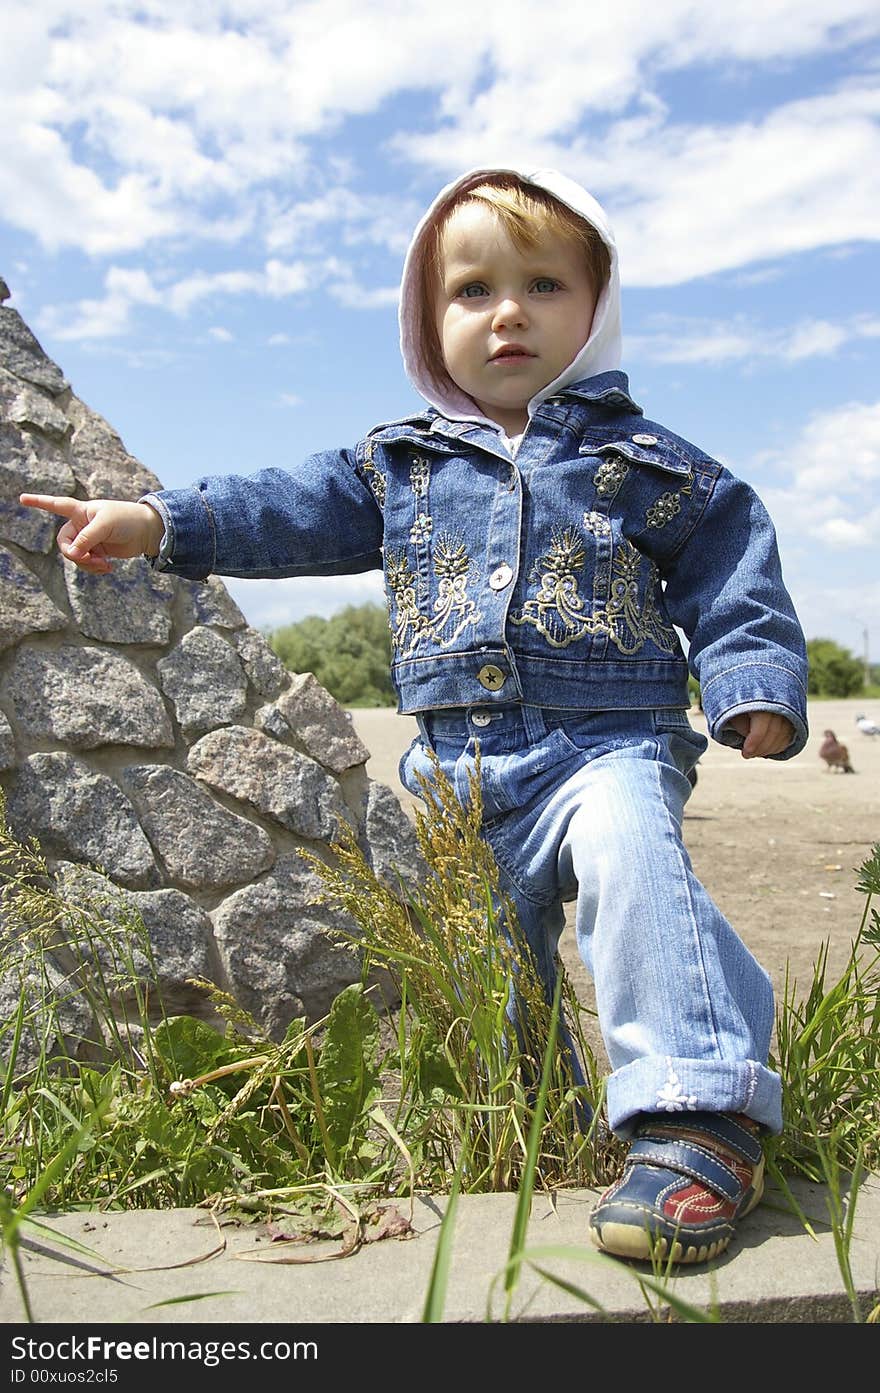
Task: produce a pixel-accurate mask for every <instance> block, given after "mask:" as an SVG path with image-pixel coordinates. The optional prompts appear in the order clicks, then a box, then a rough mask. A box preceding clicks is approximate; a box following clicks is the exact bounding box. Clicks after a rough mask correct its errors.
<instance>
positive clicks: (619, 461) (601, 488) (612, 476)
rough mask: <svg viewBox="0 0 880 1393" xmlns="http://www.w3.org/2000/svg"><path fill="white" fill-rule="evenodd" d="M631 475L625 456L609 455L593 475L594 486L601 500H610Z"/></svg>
mask: <svg viewBox="0 0 880 1393" xmlns="http://www.w3.org/2000/svg"><path fill="white" fill-rule="evenodd" d="M628 473H629V464H628V462H627V461H626V460H625V459H624V457H623V455H609V457H608V459H606V460H603V462H602V463H601V464H600V465H599V468H598V469H597V470H596V472H595V474H594V475H593V484H594V486H595V489H596V492H597V493H598V494H599V496H600V498H610V496H611V495H612V494H614V493H616V492H617V490H618V489H619V488H620V485H621V484H622V483H623V481H624V479H625V478H626V476H627V474H628Z"/></svg>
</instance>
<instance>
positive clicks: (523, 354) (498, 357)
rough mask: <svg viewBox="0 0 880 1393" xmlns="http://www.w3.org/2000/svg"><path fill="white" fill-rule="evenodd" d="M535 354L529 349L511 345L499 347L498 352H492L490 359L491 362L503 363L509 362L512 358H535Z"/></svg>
mask: <svg viewBox="0 0 880 1393" xmlns="http://www.w3.org/2000/svg"><path fill="white" fill-rule="evenodd" d="M534 356H535V355H534V353H529V351H528V349H526V348H519V347H514V346H511V347H508V348H499V350H498V352H497V353H493V354H492V357H491V358H490V359H489V361H490V363H501V362H509V361H510V360H511V359H514V360H517V359H524V358H534Z"/></svg>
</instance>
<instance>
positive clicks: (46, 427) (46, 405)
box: [8, 386, 73, 444]
mask: <svg viewBox="0 0 880 1393" xmlns="http://www.w3.org/2000/svg"><path fill="white" fill-rule="evenodd" d="M8 418H9V420H10V421H11V422H12V424H13V425H14V426H18V427H19V428H20V429H21V430H25V431H31V430H35V431H39V432H40V434H41V435H45V436H46V438H47V440H54V441H55V442H56V443H57V444H63V443H64V441H65V440H66V439H67V437H68V436H69V435H70V433H71V432H72V430H73V423H72V421H69V420H68V418H67V417H66V416H65V414H64V412H63V411H60V410H59V408H58V407H57V406H56V405H55V403H54V402H53V401H52V399H51V397H49V396H47V395H46V394H45V392H40V391H38V390H37V389H36V388H34V387H28V386H23V387H22V388H21V390H20V391H19V393H18V395H17V396H16V397H15V399H14V401H13V402H12V403H11V404H10V406H9V413H8Z"/></svg>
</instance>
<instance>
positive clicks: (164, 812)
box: [123, 764, 275, 890]
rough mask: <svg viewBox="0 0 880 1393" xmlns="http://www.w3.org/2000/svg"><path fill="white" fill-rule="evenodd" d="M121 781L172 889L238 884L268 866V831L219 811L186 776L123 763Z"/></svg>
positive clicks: (158, 766)
mask: <svg viewBox="0 0 880 1393" xmlns="http://www.w3.org/2000/svg"><path fill="white" fill-rule="evenodd" d="M123 780H124V783H125V787H126V789H127V790H128V792H129V793H130V795H131V798H132V801H133V803H134V804H135V806H136V807H137V809H138V812H139V813H140V817H141V822H142V823H143V825H144V827H145V829H146V831H147V834H148V835H149V837H150V840H151V841H152V843H153V846H154V847H155V848H156V852H157V854H158V855H159V856H161V858H162V861H163V862H164V864H165V868H166V870H167V872H168V876H169V879H171V880H172V881H176V882H177V883H178V885H183V886H185V887H186V888H187V889H193V890H209V889H212V888H215V887H221V886H227V885H241V883H242V882H243V881H246V880H252V879H253V878H254V876H258V875H260V874H261V872H263V871H265V870H267V869H268V868H269V867H270V866H271V865H272V862H273V861H274V859H275V848H274V846H273V845H272V839H271V838H270V837H269V835H268V833H267V832H265V831H264V830H263V828H262V827H258V826H257V825H256V823H253V822H250V821H249V820H248V819H247V818H245V817H239V816H238V814H237V813H232V812H230V811H229V810H228V809H227V808H224V807H223V806H222V804H220V803H218V801H217V800H216V798H213V797H212V796H211V794H210V793H209V792H208V791H207V789H206V788H205V786H204V785H203V784H201V783H199V782H198V780H196V779H192V778H190V777H189V775H188V774H182V773H181V772H180V771H179V770H177V769H170V768H168V766H167V765H162V764H145V765H129V766H127V767H126V769H125V770H124V771H123Z"/></svg>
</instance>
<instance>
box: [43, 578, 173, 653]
mask: <svg viewBox="0 0 880 1393" xmlns="http://www.w3.org/2000/svg"><path fill="white" fill-rule="evenodd" d="M63 564H64V581H65V585H66V586H67V596H68V599H69V600H70V607H71V609H72V610H73V614H74V618H75V619H76V622H77V627H78V628H79V631H80V633H82V634H85V636H86V638H95V639H100V640H101V641H102V642H104V643H155V644H162V645H165V644H167V643H168V641H169V639H170V638H171V632H172V615H171V602H172V600H173V598H174V588H173V585H172V582H171V579H170V578H169V577H168V576H163V575H161V574H160V573H159V572H156V571H153V570H152V569H151V568H150V566H149V565H148V564H147V562H146V561H144V560H143V559H142V558H141V557H134V558H133V559H132V560H130V561H114V562H113V570H112V571H111V572H110V574H109V575H102V576H95V575H90V574H89V572H88V571H83V570H80V568H79V566H75V565H74V564H73V562H71V561H65V562H64V563H63Z"/></svg>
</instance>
